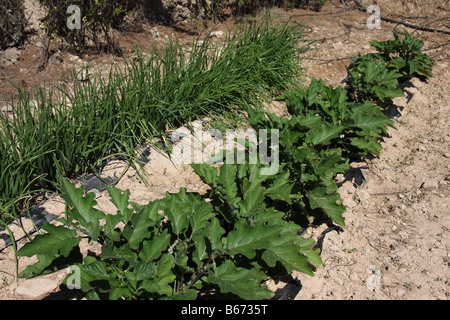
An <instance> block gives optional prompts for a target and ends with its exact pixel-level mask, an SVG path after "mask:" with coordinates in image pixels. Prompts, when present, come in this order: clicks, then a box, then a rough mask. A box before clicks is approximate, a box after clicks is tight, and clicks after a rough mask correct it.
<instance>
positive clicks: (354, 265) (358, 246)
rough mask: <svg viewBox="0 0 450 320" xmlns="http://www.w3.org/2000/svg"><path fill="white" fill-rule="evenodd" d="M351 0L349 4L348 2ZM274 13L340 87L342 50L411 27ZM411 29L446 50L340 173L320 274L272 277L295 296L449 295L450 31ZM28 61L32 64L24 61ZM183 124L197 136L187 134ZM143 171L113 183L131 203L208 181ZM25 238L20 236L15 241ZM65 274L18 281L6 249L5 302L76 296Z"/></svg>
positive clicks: (444, 8) (399, 15)
mask: <svg viewBox="0 0 450 320" xmlns="http://www.w3.org/2000/svg"><path fill="white" fill-rule="evenodd" d="M347 2H348V3H349V4H350V2H351V1H347ZM362 4H363V5H366V6H367V4H368V2H367V1H362ZM378 5H379V6H380V8H381V15H383V16H388V17H390V18H393V19H397V20H404V21H408V22H410V23H415V24H420V25H427V26H429V27H432V28H438V29H443V28H445V24H448V21H449V18H450V17H449V6H448V1H387V0H386V1H385V0H383V1H381V0H380V1H378ZM272 13H273V16H274V18H275V19H276V20H278V21H281V22H283V21H287V20H288V19H289V18H292V19H295V20H296V21H299V22H302V23H303V24H304V25H305V30H306V31H308V32H309V37H310V38H311V39H312V40H313V39H315V40H317V41H315V42H314V43H313V44H312V47H311V50H310V51H308V52H307V53H306V54H305V57H308V59H305V60H304V62H303V64H304V66H305V67H306V76H307V78H308V79H311V78H313V77H314V78H322V79H324V80H325V82H326V83H328V84H332V85H334V86H340V85H342V83H341V82H342V80H344V78H345V76H346V69H345V66H346V65H348V64H349V63H350V61H351V59H342V60H336V59H339V58H347V57H352V56H354V55H355V54H357V53H358V52H361V53H363V54H364V53H368V52H372V48H371V47H370V45H369V41H370V40H373V39H375V40H387V39H392V30H393V29H394V28H395V29H396V30H398V31H399V32H401V31H402V30H403V27H402V26H401V25H396V24H393V23H387V22H384V21H382V22H381V29H368V28H367V26H366V21H367V18H368V17H369V14H366V13H364V12H361V11H358V10H348V9H347V8H345V7H344V6H343V4H342V3H341V2H338V1H332V2H328V3H327V5H326V6H325V7H324V8H323V9H322V10H321V11H320V12H317V13H316V12H310V11H306V10H294V11H288V12H287V11H284V10H281V9H274V10H272ZM406 17H409V18H408V19H407V18H406ZM418 17H421V18H420V19H419V18H418ZM445 19H446V20H445ZM227 26H232V22H230V21H228V22H226V23H224V24H221V25H218V26H217V27H216V29H218V30H225V28H226V27H227ZM407 30H408V31H409V32H410V33H412V34H413V36H414V37H415V38H418V39H421V40H423V41H424V42H425V46H424V49H430V48H434V47H438V48H436V49H432V50H428V51H426V53H427V54H429V55H430V56H432V57H434V58H435V59H436V60H435V67H434V69H433V73H434V77H433V78H431V79H430V80H429V81H428V82H421V81H420V80H418V79H413V80H412V81H411V82H410V83H407V84H404V86H405V88H404V89H405V92H406V93H407V95H406V97H405V98H397V99H395V100H394V102H395V105H396V107H395V108H393V112H392V115H393V117H394V118H393V119H394V120H395V125H396V127H397V130H395V129H390V130H389V136H388V137H386V139H385V141H384V142H383V151H382V152H381V155H380V157H377V158H374V159H371V160H369V159H367V160H366V161H364V162H362V163H352V164H351V166H352V170H350V171H349V173H348V174H346V175H343V176H340V177H339V179H340V182H341V187H340V194H341V198H342V200H343V203H344V205H345V206H346V208H347V211H346V213H345V214H344V218H345V222H346V228H345V230H344V232H341V233H337V232H336V231H333V232H330V233H328V234H327V235H326V237H325V241H324V244H323V250H322V254H321V255H322V259H323V261H324V265H323V266H322V267H321V268H319V269H318V270H317V271H316V274H315V276H314V277H309V276H307V275H304V274H299V273H293V274H292V275H291V276H290V277H285V278H280V279H271V280H269V281H268V285H269V287H270V288H271V289H272V290H274V291H277V290H278V291H277V292H281V293H283V292H284V293H286V292H288V291H289V292H291V293H293V295H289V294H286V295H284V296H283V297H284V298H286V297H288V298H290V299H296V300H303V299H308V300H309V299H318V300H328V299H345V300H347V299H393V300H404V299H419V300H436V299H439V300H448V298H449V295H450V287H449V286H450V282H449V281H450V271H449V266H450V248H449V246H450V241H449V240H450V239H449V229H450V198H449V195H450V150H449V142H450V128H449V115H450V105H449V102H448V101H449V99H448V92H449V91H450V81H449V77H450V76H449V73H448V70H449V60H447V59H446V58H448V46H447V45H443V44H445V43H446V42H448V40H449V37H448V35H445V34H438V33H430V32H422V31H414V30H413V29H411V28H407ZM447 30H448V28H447ZM158 32H160V34H161V37H163V35H164V34H169V33H170V32H172V31H171V30H170V29H168V28H163V27H158ZM147 36H148V34H147ZM137 37H140V38H137ZM181 37H182V39H184V41H186V42H188V41H190V39H189V37H187V36H186V35H181ZM183 37H184V38H183ZM143 39H145V36H144V35H138V36H130V37H128V38H126V39H124V41H128V42H129V43H130V45H133V44H136V43H137V42H139V41H143ZM30 51H32V49H30ZM23 55H24V56H26V54H24V53H23ZM28 58H29V60H28V61H25V62H23V63H28V64H29V65H30V64H32V63H33V61H34V60H33V59H34V58H33V57H32V55H30V56H28ZM96 61H98V63H99V65H100V66H101V65H102V64H103V65H107V64H108V63H109V62H110V61H111V57H108V56H104V57H100V58H98V59H96ZM23 68H26V66H24V65H22V69H23ZM50 68H52V67H50ZM61 68H63V66H62V65H61ZM9 70H10V72H12V71H11V70H16V71H17V72H15V73H11V78H16V79H19V78H20V74H21V72H22V71H23V70H22V71H20V70H21V68H20V66H19V65H16V66H13V67H12V68H11V69H9ZM59 71H61V70H60V69H58V72H59ZM3 72H6V69H5V70H3ZM24 72H25V71H23V72H22V73H24ZM48 72H49V73H51V72H52V71H51V70H50V71H48ZM53 74H57V72H56V71H54V73H53ZM5 90H6V89H5ZM275 107H276V111H277V112H283V109H282V107H283V106H282V105H280V104H276V105H275ZM180 130H181V131H182V130H183V129H180ZM185 133H186V135H187V137H189V136H188V134H189V132H185ZM185 139H186V137H185ZM122 169H123V164H121V163H120V162H116V163H114V162H113V163H111V164H110V165H109V166H108V167H107V169H106V170H105V172H104V174H105V175H108V176H113V175H114V172H115V173H116V174H117V173H119V172H120V171H121V170H122ZM145 170H146V172H147V173H148V185H146V184H144V183H142V181H141V180H140V179H139V177H138V175H137V174H136V173H135V172H134V171H133V170H132V169H130V170H129V171H128V172H127V174H126V175H125V176H124V178H123V179H122V180H121V181H120V182H119V183H118V185H117V187H119V188H121V189H130V190H131V200H132V201H136V202H139V203H146V202H148V201H150V200H154V199H157V198H161V197H163V196H164V193H165V192H166V191H169V192H177V191H178V190H179V188H180V187H186V188H187V189H188V191H197V192H204V191H206V186H205V185H203V184H202V182H201V180H200V179H199V178H198V177H197V176H196V175H195V174H193V172H192V170H191V169H190V167H189V166H187V165H178V166H174V165H173V164H172V163H171V162H169V161H167V160H166V158H164V157H163V156H162V155H160V154H158V153H157V152H155V151H152V152H151V153H150V161H149V163H148V164H147V165H146V166H145ZM96 200H97V201H98V207H99V208H100V209H101V210H103V211H105V212H110V211H112V206H111V203H109V201H108V199H107V196H105V194H104V192H103V193H101V194H100V196H99V197H98V198H97V199H96ZM43 207H44V208H45V209H46V210H47V212H49V213H50V214H54V215H59V214H62V213H63V210H64V204H63V203H62V202H61V201H60V200H59V199H58V198H53V199H51V200H49V201H47V202H46V203H45V204H44V205H43ZM325 228H326V226H325V225H321V226H316V227H314V228H313V227H310V228H308V229H307V230H306V233H305V234H304V235H303V236H306V237H313V238H315V239H317V237H318V236H319V235H320V233H321V232H322V231H323V230H324V229H325ZM23 243H24V242H23V241H21V242H20V243H19V246H22V245H23ZM85 250H91V251H95V250H96V248H91V247H88V246H86V248H85ZM32 261H34V260H32V259H28V258H23V259H20V261H19V269H20V270H22V269H24V268H25V266H26V265H27V264H29V263H30V262H32ZM64 276H65V271H61V272H58V273H56V274H52V275H47V276H44V277H41V278H39V279H38V280H24V279H19V280H18V281H17V282H16V281H15V280H14V255H13V250H12V247H11V246H9V247H7V248H5V249H3V250H1V251H0V277H1V279H0V299H7V300H8V299H9V300H11V299H15V300H19V299H43V298H47V299H62V298H65V299H66V298H72V297H75V298H76V297H78V296H77V294H76V292H70V291H67V290H64V287H60V283H61V280H62V278H64ZM292 279H293V281H292ZM289 281H290V282H289ZM287 285H288V286H289V290H288V287H287ZM33 289H36V291H35V292H33V291H32V290H33Z"/></svg>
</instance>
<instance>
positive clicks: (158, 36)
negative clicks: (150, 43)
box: [150, 27, 160, 38]
mask: <svg viewBox="0 0 450 320" xmlns="http://www.w3.org/2000/svg"><path fill="white" fill-rule="evenodd" d="M150 33H151V34H152V36H153V38H160V35H159V32H158V28H157V27H153V28H151V29H150Z"/></svg>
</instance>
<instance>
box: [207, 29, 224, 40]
mask: <svg viewBox="0 0 450 320" xmlns="http://www.w3.org/2000/svg"><path fill="white" fill-rule="evenodd" d="M210 35H211V37H217V38H221V37H222V36H223V31H220V30H219V31H213V32H211V33H210Z"/></svg>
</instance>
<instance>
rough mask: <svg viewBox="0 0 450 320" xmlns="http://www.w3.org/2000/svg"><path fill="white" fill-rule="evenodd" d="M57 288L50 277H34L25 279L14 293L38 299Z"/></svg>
mask: <svg viewBox="0 0 450 320" xmlns="http://www.w3.org/2000/svg"><path fill="white" fill-rule="evenodd" d="M56 288H58V284H57V283H56V282H55V281H53V280H50V279H44V278H35V279H30V280H25V281H24V282H23V283H21V284H20V285H19V286H18V287H17V289H16V294H18V295H20V296H22V297H24V298H25V299H28V300H39V299H42V298H44V297H45V296H46V295H48V294H49V293H51V292H53V291H54V290H56Z"/></svg>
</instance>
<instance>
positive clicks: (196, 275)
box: [17, 163, 321, 299]
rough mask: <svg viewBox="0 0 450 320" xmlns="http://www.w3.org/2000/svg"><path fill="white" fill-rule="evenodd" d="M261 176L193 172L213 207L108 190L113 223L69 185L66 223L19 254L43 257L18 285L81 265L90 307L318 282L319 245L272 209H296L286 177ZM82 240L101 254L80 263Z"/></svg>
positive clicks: (261, 293)
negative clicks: (298, 279)
mask: <svg viewBox="0 0 450 320" xmlns="http://www.w3.org/2000/svg"><path fill="white" fill-rule="evenodd" d="M261 168H262V165H261V164H260V163H259V164H249V163H245V164H242V165H236V164H223V165H222V166H221V167H220V169H219V168H217V167H213V166H209V165H207V164H201V165H194V169H195V171H196V172H197V173H199V174H200V175H201V177H202V178H203V179H204V180H205V181H207V182H208V183H209V184H210V187H211V194H210V196H211V198H210V201H207V200H206V199H204V198H202V197H201V196H200V195H199V194H197V193H188V192H186V190H185V189H183V188H182V189H181V190H180V192H178V193H177V194H168V193H167V194H166V197H165V198H163V199H161V200H156V201H153V202H150V203H149V204H147V205H139V204H136V203H129V195H130V192H129V191H125V192H122V191H120V190H118V189H115V188H110V187H109V188H108V193H109V195H110V198H111V201H112V203H113V204H114V205H115V206H116V208H117V212H116V213H115V214H105V213H103V212H101V211H99V210H97V209H95V208H94V206H95V205H96V202H95V201H94V199H93V197H94V195H93V194H88V195H87V196H84V192H83V188H80V189H77V188H75V186H74V185H72V184H71V183H70V182H68V181H67V180H63V181H62V186H63V194H62V197H63V198H64V200H65V201H66V204H67V210H66V216H65V218H62V219H59V220H58V222H59V223H60V225H58V226H55V225H52V224H46V225H44V226H43V230H45V231H46V233H45V234H42V235H38V236H36V237H35V238H34V239H33V241H32V242H29V243H27V244H25V245H24V246H23V247H22V248H21V249H20V250H19V251H18V253H17V254H18V256H34V255H36V256H37V258H38V262H37V263H35V264H34V265H31V266H27V267H26V268H25V270H24V271H22V272H21V274H20V276H22V277H34V276H37V275H40V274H45V273H48V272H53V271H56V270H59V269H61V268H65V267H68V266H71V265H74V266H77V267H79V268H80V287H81V289H82V290H83V291H85V292H87V297H88V298H90V299H99V298H102V299H105V298H106V299H119V298H122V299H196V298H199V297H202V296H205V295H212V296H214V297H218V296H223V295H225V296H227V297H239V298H242V299H264V298H270V297H271V296H272V295H273V293H272V292H271V291H269V290H268V289H267V288H266V287H265V286H264V285H262V282H263V280H265V279H267V278H268V276H269V275H270V274H271V273H272V274H273V272H274V270H278V269H280V268H281V269H282V270H284V271H283V272H284V273H290V272H292V271H293V270H298V271H301V272H305V273H307V274H310V275H313V271H312V270H313V268H315V267H318V266H320V265H321V259H320V256H319V255H318V251H317V250H312V247H313V246H314V240H312V239H304V238H302V237H299V236H298V235H297V230H298V226H297V225H296V224H294V223H292V222H287V221H286V220H284V219H283V216H284V213H283V212H281V211H278V210H277V209H275V207H274V205H273V203H274V201H290V198H289V190H290V188H291V187H292V186H291V184H290V182H289V172H284V173H283V174H282V175H279V176H262V175H261V174H260V170H261ZM100 221H104V223H100ZM82 239H87V240H88V241H89V242H91V241H92V242H96V243H99V244H100V245H101V248H102V249H101V253H100V255H99V256H95V257H94V256H85V257H82V255H81V251H80V248H79V245H80V241H81V240H82ZM278 272H280V271H278ZM69 277H70V275H69V276H68V277H67V278H66V281H67V279H68V278H69Z"/></svg>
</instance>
